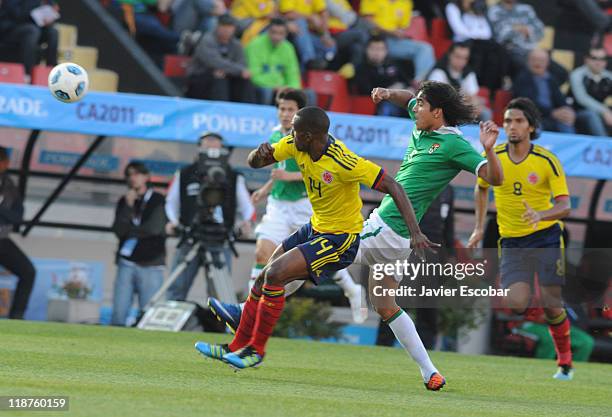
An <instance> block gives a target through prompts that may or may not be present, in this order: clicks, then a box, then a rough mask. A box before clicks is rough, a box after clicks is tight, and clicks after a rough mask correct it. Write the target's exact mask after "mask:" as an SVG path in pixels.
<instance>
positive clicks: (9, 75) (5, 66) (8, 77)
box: [0, 62, 25, 84]
mask: <svg viewBox="0 0 612 417" xmlns="http://www.w3.org/2000/svg"><path fill="white" fill-rule="evenodd" d="M24 81H25V68H24V66H23V65H22V64H15V63H12V62H0V83H13V84H23V82H24Z"/></svg>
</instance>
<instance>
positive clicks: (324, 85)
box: [306, 70, 351, 113]
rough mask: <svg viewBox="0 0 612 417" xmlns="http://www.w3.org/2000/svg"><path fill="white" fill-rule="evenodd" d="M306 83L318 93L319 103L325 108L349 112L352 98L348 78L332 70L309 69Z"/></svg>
mask: <svg viewBox="0 0 612 417" xmlns="http://www.w3.org/2000/svg"><path fill="white" fill-rule="evenodd" d="M306 78H307V82H306V85H307V87H308V88H310V89H311V90H313V91H314V92H315V93H316V94H317V102H318V105H319V106H320V107H322V108H324V109H325V110H330V111H337V112H343V113H347V112H348V111H349V110H350V108H351V107H350V98H349V94H348V87H347V85H346V80H345V79H344V78H342V77H341V76H340V75H338V74H337V73H335V72H332V71H314V70H313V71H308V73H307V75H306Z"/></svg>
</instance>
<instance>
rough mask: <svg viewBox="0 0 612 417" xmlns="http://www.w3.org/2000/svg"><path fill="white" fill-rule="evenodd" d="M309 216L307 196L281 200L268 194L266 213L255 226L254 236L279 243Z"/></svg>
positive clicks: (310, 207) (310, 210)
mask: <svg viewBox="0 0 612 417" xmlns="http://www.w3.org/2000/svg"><path fill="white" fill-rule="evenodd" d="M311 216H312V206H311V205H310V201H308V199H307V198H302V199H300V200H297V201H281V200H277V199H275V198H273V197H271V196H270V197H268V205H267V206H266V214H265V215H264V216H263V218H262V219H261V222H260V223H259V224H258V225H257V227H256V228H255V237H256V238H257V239H266V240H270V241H272V242H274V244H275V245H279V244H280V243H281V242H282V241H283V240H285V239H286V238H288V237H289V236H290V235H291V234H292V233H293V232H295V231H296V230H297V229H299V228H300V227H301V226H302V225H304V224H306V223H308V222H309V221H310V217H311Z"/></svg>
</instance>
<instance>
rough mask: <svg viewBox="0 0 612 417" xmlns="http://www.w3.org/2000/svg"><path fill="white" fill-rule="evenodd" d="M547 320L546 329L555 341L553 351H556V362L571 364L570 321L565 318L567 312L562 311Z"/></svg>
mask: <svg viewBox="0 0 612 417" xmlns="http://www.w3.org/2000/svg"><path fill="white" fill-rule="evenodd" d="M547 320H548V330H549V331H550V335H551V336H552V338H553V341H554V342H555V351H556V352H557V364H558V365H559V366H561V365H569V366H571V365H572V343H571V339H570V322H569V319H568V318H567V313H566V312H565V310H563V313H561V314H559V315H558V316H557V317H554V318H552V319H550V318H547Z"/></svg>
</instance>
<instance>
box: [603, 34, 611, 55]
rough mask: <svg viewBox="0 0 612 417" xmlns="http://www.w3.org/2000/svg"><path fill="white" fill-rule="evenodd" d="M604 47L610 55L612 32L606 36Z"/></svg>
mask: <svg viewBox="0 0 612 417" xmlns="http://www.w3.org/2000/svg"><path fill="white" fill-rule="evenodd" d="M604 48H606V53H607V54H608V56H610V55H612V33H608V34H607V35H606V36H605V38H604Z"/></svg>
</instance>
